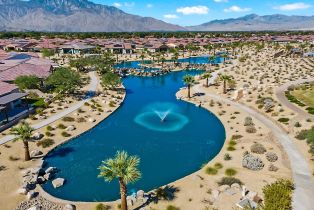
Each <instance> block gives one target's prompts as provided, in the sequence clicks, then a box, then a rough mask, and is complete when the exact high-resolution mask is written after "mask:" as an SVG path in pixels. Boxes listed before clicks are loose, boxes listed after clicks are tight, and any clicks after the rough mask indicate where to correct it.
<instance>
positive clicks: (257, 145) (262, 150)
mask: <svg viewBox="0 0 314 210" xmlns="http://www.w3.org/2000/svg"><path fill="white" fill-rule="evenodd" d="M251 152H253V153H256V154H264V153H265V152H266V148H265V147H264V146H263V145H262V144H260V143H254V144H253V145H252V146H251Z"/></svg>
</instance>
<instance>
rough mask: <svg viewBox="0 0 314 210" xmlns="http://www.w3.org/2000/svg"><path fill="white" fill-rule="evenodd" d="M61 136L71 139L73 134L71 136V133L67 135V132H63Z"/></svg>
mask: <svg viewBox="0 0 314 210" xmlns="http://www.w3.org/2000/svg"><path fill="white" fill-rule="evenodd" d="M61 135H62V136H63V137H70V136H71V134H69V133H67V132H65V131H63V132H62V133H61Z"/></svg>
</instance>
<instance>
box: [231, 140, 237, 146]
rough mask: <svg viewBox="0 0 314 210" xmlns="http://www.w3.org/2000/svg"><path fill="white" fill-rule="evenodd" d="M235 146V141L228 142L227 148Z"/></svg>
mask: <svg viewBox="0 0 314 210" xmlns="http://www.w3.org/2000/svg"><path fill="white" fill-rule="evenodd" d="M235 145H237V142H236V141H234V140H230V141H229V146H235Z"/></svg>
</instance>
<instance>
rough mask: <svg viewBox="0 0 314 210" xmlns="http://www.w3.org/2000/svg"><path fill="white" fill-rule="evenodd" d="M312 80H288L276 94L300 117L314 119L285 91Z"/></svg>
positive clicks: (283, 103) (313, 79) (282, 102)
mask: <svg viewBox="0 0 314 210" xmlns="http://www.w3.org/2000/svg"><path fill="white" fill-rule="evenodd" d="M312 81H314V78H308V79H299V80H295V81H291V82H287V83H285V84H284V85H282V86H280V87H278V88H277V89H276V96H277V98H278V100H279V101H280V103H281V104H282V105H284V106H286V107H288V108H289V109H291V110H292V111H294V112H295V113H297V114H298V115H299V117H302V118H312V119H314V116H313V115H311V114H309V113H308V112H306V111H305V110H303V109H301V108H300V107H298V106H297V105H296V104H293V103H291V102H290V101H288V99H287V97H286V96H285V91H286V90H287V89H288V87H289V86H291V85H299V84H302V83H305V82H312ZM313 209H314V207H313Z"/></svg>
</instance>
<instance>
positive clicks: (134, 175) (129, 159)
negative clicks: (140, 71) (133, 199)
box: [98, 151, 141, 210]
mask: <svg viewBox="0 0 314 210" xmlns="http://www.w3.org/2000/svg"><path fill="white" fill-rule="evenodd" d="M139 163H140V159H139V158H138V157H137V156H129V155H128V153H127V152H125V151H118V152H117V154H116V156H115V157H114V158H109V159H107V160H105V161H102V165H101V166H99V168H98V169H99V170H100V174H99V175H98V177H102V178H104V179H105V181H106V182H112V181H113V180H114V179H118V180H119V184H120V195H121V209H122V210H127V202H126V196H127V187H126V185H127V184H128V183H133V182H136V181H137V180H138V179H140V178H141V172H140V171H139V170H138V165H139Z"/></svg>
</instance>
